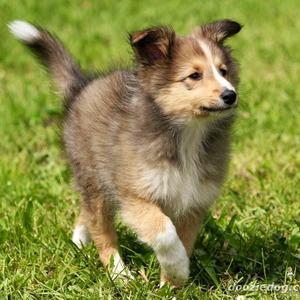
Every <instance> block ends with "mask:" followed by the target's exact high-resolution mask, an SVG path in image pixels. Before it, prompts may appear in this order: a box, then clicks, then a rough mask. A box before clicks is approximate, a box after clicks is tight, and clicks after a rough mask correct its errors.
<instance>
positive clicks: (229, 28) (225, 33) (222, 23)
mask: <svg viewBox="0 0 300 300" xmlns="http://www.w3.org/2000/svg"><path fill="white" fill-rule="evenodd" d="M241 29H242V26H241V25H240V24H239V23H237V22H235V21H232V20H218V21H215V22H213V23H209V24H206V25H203V26H201V31H202V35H203V36H205V37H207V38H210V39H213V40H214V41H216V42H217V43H222V42H223V41H224V40H225V39H227V38H229V37H231V36H233V35H235V34H236V33H238V32H239V31H240V30H241Z"/></svg>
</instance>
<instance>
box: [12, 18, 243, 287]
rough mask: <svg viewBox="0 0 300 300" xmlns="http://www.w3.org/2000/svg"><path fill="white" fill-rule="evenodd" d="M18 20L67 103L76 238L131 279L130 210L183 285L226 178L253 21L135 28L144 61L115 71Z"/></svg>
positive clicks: (166, 275)
mask: <svg viewBox="0 0 300 300" xmlns="http://www.w3.org/2000/svg"><path fill="white" fill-rule="evenodd" d="M9 28H10V30H11V32H12V33H13V34H14V35H15V36H16V37H17V38H18V39H19V40H21V41H22V42H23V43H24V44H25V45H26V46H27V47H28V48H29V49H30V50H32V51H33V52H34V53H35V54H36V55H37V57H38V58H39V59H40V61H41V62H42V63H43V64H44V65H45V66H46V67H47V69H48V70H49V72H50V74H51V75H52V76H53V77H54V80H55V82H56V84H57V86H58V89H59V91H60V93H61V95H62V96H63V97H64V99H65V100H64V103H65V107H66V112H65V121H64V143H65V148H66V153H67V156H68V158H69V161H70V164H71V166H72V168H73V172H74V176H75V179H76V182H77V186H78V189H79V191H80V194H81V209H80V215H79V217H78V220H77V223H76V226H75V230H74V233H73V238H72V240H73V242H74V243H75V244H76V245H77V246H78V247H81V246H82V245H84V244H86V243H87V242H88V241H89V239H90V237H91V239H92V240H93V241H94V243H95V245H96V247H97V249H98V251H99V256H100V259H101V261H102V263H103V264H104V265H105V266H108V267H109V266H111V271H112V273H113V274H125V276H126V275H129V272H128V271H127V269H126V268H125V266H124V263H123V262H122V259H121V257H120V255H119V252H118V242H117V234H116V230H115V226H114V217H115V213H116V211H117V210H118V211H119V212H120V216H121V217H122V220H123V222H124V223H125V224H126V225H128V226H129V227H130V228H132V229H133V230H134V231H135V232H136V234H137V236H138V237H139V239H140V240H141V241H143V242H145V243H147V244H148V245H150V246H151V247H152V248H153V250H154V252H155V253H156V256H157V259H158V261H159V263H160V266H161V284H163V283H165V282H169V283H171V284H173V285H175V286H179V285H181V284H183V283H184V282H185V281H186V280H187V278H188V276H189V256H190V255H191V253H192V250H193V245H194V242H195V239H196V236H197V231H198V228H199V225H200V222H201V220H202V219H203V217H204V216H205V213H206V211H207V209H208V208H209V207H210V205H211V204H212V203H213V201H214V200H215V199H216V197H217V196H218V194H219V191H220V188H221V186H222V183H223V181H224V177H225V174H226V169H227V164H228V158H229V143H230V128H231V125H232V123H233V120H234V112H235V108H236V106H237V92H236V89H237V83H238V74H237V66H236V63H235V61H234V59H233V58H232V56H231V51H230V49H229V47H227V46H225V45H224V41H225V40H226V39H227V38H229V37H231V36H233V35H235V34H236V33H238V32H239V31H240V29H241V26H240V25H239V24H238V23H236V22H234V21H231V20H220V21H216V22H214V23H210V24H206V25H203V26H199V27H197V28H195V29H194V30H193V31H192V32H191V33H190V34H189V35H187V36H179V35H177V34H176V33H175V32H174V31H173V30H172V29H171V28H169V27H152V28H148V29H145V30H142V31H138V32H134V33H133V34H131V35H130V44H131V47H132V48H133V52H134V60H135V64H134V67H133V68H132V69H130V70H126V69H124V70H121V69H120V70H115V71H113V72H111V73H110V74H108V75H103V76H102V75H99V76H88V75H85V74H84V73H83V72H82V71H81V69H80V67H79V66H78V65H77V64H76V63H75V61H74V60H73V59H72V57H71V56H70V55H69V54H68V52H67V51H66V50H65V49H64V48H63V46H62V44H61V43H60V42H59V41H58V40H57V39H55V38H54V37H53V36H52V35H51V34H50V33H49V32H47V31H46V30H44V29H41V28H39V27H35V26H33V25H31V24H29V23H27V22H23V21H14V22H12V23H11V24H10V25H9ZM110 262H113V263H112V265H111V264H110Z"/></svg>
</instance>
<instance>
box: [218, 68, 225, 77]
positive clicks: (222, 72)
mask: <svg viewBox="0 0 300 300" xmlns="http://www.w3.org/2000/svg"><path fill="white" fill-rule="evenodd" d="M219 70H220V73H221V75H222V76H223V77H225V76H226V75H227V70H226V69H225V68H220V69H219Z"/></svg>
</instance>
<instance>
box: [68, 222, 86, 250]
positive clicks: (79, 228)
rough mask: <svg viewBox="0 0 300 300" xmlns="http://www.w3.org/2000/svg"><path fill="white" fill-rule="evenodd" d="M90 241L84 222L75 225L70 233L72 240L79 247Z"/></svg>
mask: <svg viewBox="0 0 300 300" xmlns="http://www.w3.org/2000/svg"><path fill="white" fill-rule="evenodd" d="M90 241H91V239H90V234H89V232H88V229H87V227H86V226H85V225H84V224H80V225H76V227H75V229H74V231H73V235H72V242H73V243H74V244H75V245H76V246H77V247H78V248H79V249H81V248H82V246H84V245H87V244H88V243H90Z"/></svg>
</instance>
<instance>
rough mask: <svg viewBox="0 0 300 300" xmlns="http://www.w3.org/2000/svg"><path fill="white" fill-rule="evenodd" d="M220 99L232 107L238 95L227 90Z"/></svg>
mask: <svg viewBox="0 0 300 300" xmlns="http://www.w3.org/2000/svg"><path fill="white" fill-rule="evenodd" d="M220 97H221V98H222V100H223V101H224V102H225V103H226V104H228V105H232V104H233V103H234V102H235V100H236V93H235V92H234V91H232V90H227V89H226V90H225V91H224V92H222V94H221V96H220Z"/></svg>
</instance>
